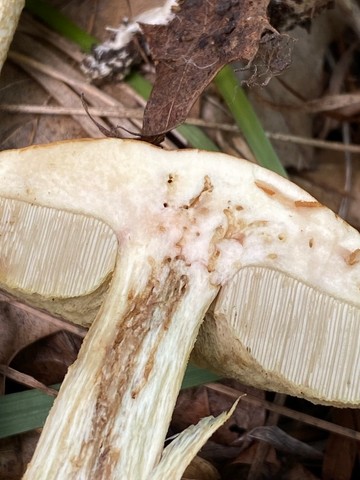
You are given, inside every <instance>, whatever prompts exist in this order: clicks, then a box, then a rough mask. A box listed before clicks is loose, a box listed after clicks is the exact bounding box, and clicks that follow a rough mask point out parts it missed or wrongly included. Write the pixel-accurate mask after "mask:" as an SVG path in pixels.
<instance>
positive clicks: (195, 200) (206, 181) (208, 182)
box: [184, 175, 214, 208]
mask: <svg viewBox="0 0 360 480" xmlns="http://www.w3.org/2000/svg"><path fill="white" fill-rule="evenodd" d="M213 190H214V187H213V185H212V183H211V179H210V177H209V176H208V175H205V177H204V186H203V188H202V189H201V191H200V193H199V194H198V195H196V197H193V198H192V199H191V200H190V202H189V204H188V205H186V206H185V207H184V208H186V207H187V208H196V207H197V205H198V204H199V203H200V201H201V200H202V197H203V195H206V194H209V193H211V192H212V191H213Z"/></svg>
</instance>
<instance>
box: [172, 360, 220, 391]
mask: <svg viewBox="0 0 360 480" xmlns="http://www.w3.org/2000/svg"><path fill="white" fill-rule="evenodd" d="M220 378H222V377H219V375H217V374H216V373H213V372H210V371H209V370H205V369H204V368H200V367H196V366H195V365H193V364H192V363H189V365H188V366H187V369H186V373H185V376H184V379H183V383H182V385H181V389H184V388H190V387H196V386H198V385H203V384H204V383H209V382H216V380H219V379H220Z"/></svg>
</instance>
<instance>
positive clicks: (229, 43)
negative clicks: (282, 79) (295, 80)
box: [141, 0, 287, 137]
mask: <svg viewBox="0 0 360 480" xmlns="http://www.w3.org/2000/svg"><path fill="white" fill-rule="evenodd" d="M268 4H269V0H261V1H260V2H253V1H251V0H245V1H239V0H225V1H224V0H209V1H207V2H206V3H204V2H202V1H197V0H185V1H184V2H181V6H179V7H178V11H176V15H175V17H174V18H173V20H172V21H171V22H170V23H169V24H168V25H143V24H142V25H141V29H142V31H143V32H144V34H145V38H146V40H147V42H148V44H149V47H150V51H151V55H152V58H153V59H154V61H155V63H156V80H155V85H154V88H153V91H152V93H151V96H150V99H149V101H148V103H147V106H146V109H145V113H144V123H143V130H142V133H143V135H144V136H145V137H155V136H157V135H159V134H163V133H165V132H167V131H168V130H171V129H172V128H174V127H176V125H178V124H179V123H181V122H183V121H184V120H185V118H186V116H187V114H188V112H189V110H190V108H191V106H192V105H193V103H194V102H195V100H196V99H197V97H198V96H199V95H200V94H201V92H202V91H203V90H204V88H205V87H206V86H207V85H208V84H209V83H210V82H211V80H212V79H213V78H214V76H215V75H216V74H217V73H218V72H219V70H220V69H221V68H222V67H223V66H224V65H226V64H228V63H231V62H233V61H235V60H242V61H243V62H245V63H246V64H249V63H251V62H252V60H253V59H254V57H255V56H256V54H257V52H258V50H259V46H260V43H261V42H262V43H263V47H264V46H265V45H266V42H265V41H264V39H263V38H262V37H263V34H264V33H265V32H272V35H271V38H270V37H268V40H269V41H271V42H273V41H274V37H280V35H279V34H278V33H277V32H276V31H275V30H274V29H273V27H272V26H271V25H270V23H269V21H268V18H267V7H268ZM270 60H276V61H277V67H276V70H278V69H279V68H280V69H283V68H284V62H282V61H281V56H278V57H277V58H275V57H273V58H272V59H270ZM286 62H287V59H286ZM286 62H285V63H286ZM270 63H271V62H270Z"/></svg>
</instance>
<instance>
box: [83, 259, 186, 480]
mask: <svg viewBox="0 0 360 480" xmlns="http://www.w3.org/2000/svg"><path fill="white" fill-rule="evenodd" d="M164 271H165V272H166V274H165V275H164ZM183 272H184V259H182V258H181V257H176V258H174V259H171V258H165V259H164V261H163V264H162V265H160V266H159V267H158V268H154V270H153V273H152V275H151V276H150V278H149V280H148V282H147V284H146V287H145V288H144V290H143V291H142V292H141V293H140V294H138V293H133V292H130V293H129V295H128V298H129V299H131V303H130V302H129V305H128V310H127V313H126V314H125V315H124V316H123V317H122V318H119V319H117V320H116V322H117V325H118V328H117V333H116V335H115V336H114V338H113V341H112V343H111V345H108V346H107V352H106V354H105V357H106V365H105V366H104V367H103V369H102V370H101V372H100V374H99V378H98V380H97V382H96V384H97V389H98V392H99V395H98V398H97V402H96V406H95V409H94V414H93V418H92V435H91V437H92V441H93V442H95V443H97V445H96V446H95V450H96V451H98V452H99V456H98V458H94V460H93V468H92V469H91V470H92V472H93V478H111V475H112V472H111V471H110V469H111V468H112V467H111V465H114V464H115V463H114V462H113V460H112V459H111V458H112V457H114V456H115V457H117V458H118V457H119V456H120V455H121V452H119V451H117V450H115V449H114V448H113V446H112V445H111V432H112V430H113V428H114V420H115V416H116V415H115V412H117V411H118V410H119V408H120V405H121V403H122V401H123V398H124V395H125V393H126V392H128V391H129V388H130V385H131V397H132V398H134V399H135V398H136V397H137V396H138V394H139V393H140V391H141V390H142V389H143V387H144V386H145V385H146V382H147V381H148V378H149V375H150V374H151V372H152V370H153V367H154V362H155V358H156V353H157V350H158V346H159V344H160V342H161V341H162V338H163V337H164V335H165V334H166V331H167V330H168V328H169V325H170V323H171V320H172V318H173V315H174V313H175V311H176V310H177V308H178V305H179V303H180V302H181V299H182V298H183V296H184V295H185V293H186V291H187V285H188V278H187V276H186V275H185V274H184V273H183ZM159 279H160V280H159ZM151 329H153V330H154V331H157V336H156V340H155V341H154V342H153V344H152V347H151V350H150V351H149V352H147V357H148V359H147V362H146V365H145V368H144V369H143V371H142V372H141V379H139V378H138V380H136V377H139V372H137V368H138V366H137V364H136V359H137V358H138V356H139V353H140V352H141V350H142V349H143V348H144V343H146V341H147V338H148V336H149V335H150V330H151ZM119 369H121V371H119ZM79 460H81V454H80V457H79Z"/></svg>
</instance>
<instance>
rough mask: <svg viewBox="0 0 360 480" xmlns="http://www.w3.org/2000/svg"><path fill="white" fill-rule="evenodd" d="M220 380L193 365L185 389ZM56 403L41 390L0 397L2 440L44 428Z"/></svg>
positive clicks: (184, 383)
mask: <svg viewBox="0 0 360 480" xmlns="http://www.w3.org/2000/svg"><path fill="white" fill-rule="evenodd" d="M219 378H220V377H219V376H218V375H216V374H215V373H212V372H209V371H207V370H204V369H202V368H198V367H196V366H195V365H192V364H190V365H188V368H187V371H186V375H185V377H184V380H183V383H182V387H181V388H182V389H184V388H190V387H194V386H197V385H202V384H204V383H208V382H214V381H216V380H218V379H219ZM52 388H54V389H55V390H59V389H60V384H56V385H52ZM53 403H54V397H51V396H49V395H47V394H45V393H43V392H41V391H39V390H26V391H24V392H18V393H11V394H9V395H3V396H0V439H1V438H7V437H11V436H12V435H18V434H20V433H24V432H30V431H31V430H34V429H36V428H42V427H43V426H44V423H45V420H46V417H47V416H48V414H49V411H50V409H51V407H52V405H53Z"/></svg>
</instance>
